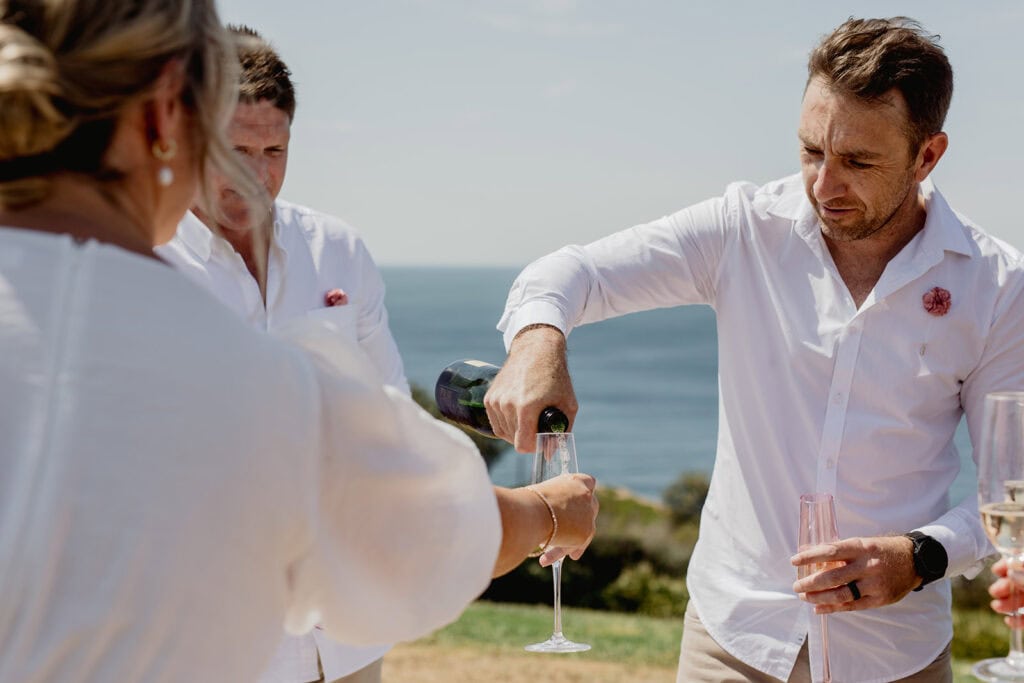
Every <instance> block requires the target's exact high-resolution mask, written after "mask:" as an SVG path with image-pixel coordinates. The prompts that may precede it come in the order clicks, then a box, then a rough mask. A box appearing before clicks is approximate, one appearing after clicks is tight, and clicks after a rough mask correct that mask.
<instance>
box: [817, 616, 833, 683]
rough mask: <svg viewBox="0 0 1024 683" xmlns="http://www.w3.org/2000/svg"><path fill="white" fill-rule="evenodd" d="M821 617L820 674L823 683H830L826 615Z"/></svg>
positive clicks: (830, 671) (830, 670) (830, 667)
mask: <svg viewBox="0 0 1024 683" xmlns="http://www.w3.org/2000/svg"><path fill="white" fill-rule="evenodd" d="M820 616H821V673H822V680H823V681H824V683H832V665H831V664H830V663H829V659H828V615H827V614H822V615H820Z"/></svg>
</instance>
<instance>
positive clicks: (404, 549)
mask: <svg viewBox="0 0 1024 683" xmlns="http://www.w3.org/2000/svg"><path fill="white" fill-rule="evenodd" d="M234 62H235V60H234V57H233V54H232V52H231V45H230V43H229V41H228V39H227V37H226V34H225V32H224V31H223V29H222V28H221V25H220V21H219V19H218V17H217V14H216V12H215V10H214V7H213V5H212V3H209V2H205V1H204V0H195V1H188V0H135V1H130V0H33V1H30V0H20V1H19V0H0V226H2V227H0V387H2V391H0V595H2V596H3V599H2V600H0V681H3V682H4V683H6V682H7V681H17V682H18V683H31V682H35V681H40V682H41V681H62V682H64V681H142V680H144V681H206V680H209V681H247V680H253V679H255V677H256V676H257V675H258V674H259V673H260V671H261V670H262V669H263V668H264V666H265V664H266V661H265V657H266V653H268V652H270V651H272V648H273V646H274V644H275V642H276V641H277V639H278V638H279V635H280V630H281V626H282V624H284V625H285V627H286V628H287V629H288V630H290V631H291V632H295V633H301V632H303V631H306V630H308V629H309V628H310V627H311V626H312V625H313V624H315V623H320V624H322V625H323V626H324V628H325V629H326V630H327V632H329V633H331V634H332V636H335V637H337V638H339V639H342V640H345V641H347V642H352V643H363V644H369V643H379V642H394V641H397V640H402V639H408V638H413V637H416V636H418V635H420V634H422V633H424V632H426V631H429V630H431V629H433V628H436V627H437V626H440V625H441V624H443V623H445V622H447V621H449V620H451V619H454V618H455V617H456V616H457V615H458V613H459V612H460V611H461V610H462V609H463V608H464V607H465V605H466V604H467V603H468V602H469V601H470V600H472V599H473V598H474V597H475V596H476V595H477V594H478V593H479V591H481V590H482V589H483V588H484V587H485V586H486V585H487V582H488V579H489V578H490V576H491V575H492V574H494V573H500V572H502V571H506V570H507V569H509V568H511V567H512V566H514V565H515V564H517V563H518V562H519V561H521V560H522V559H523V557H525V556H526V554H527V553H528V552H529V551H530V550H531V549H532V548H534V547H535V546H537V545H547V546H552V547H557V546H561V547H562V548H564V549H565V550H568V551H571V552H572V553H573V554H574V555H578V554H579V553H581V552H582V550H583V548H584V547H585V546H586V544H587V543H588V542H589V539H590V537H591V535H592V533H593V529H594V516H595V515H596V511H597V503H596V499H595V498H594V497H593V493H592V489H593V486H594V482H593V480H592V479H591V478H590V477H587V476H586V475H577V476H576V477H574V478H567V479H563V480H559V481H555V482H553V483H551V484H545V485H542V486H540V487H537V488H536V489H535V490H527V489H515V490H509V489H494V488H493V487H492V486H491V485H490V483H489V481H488V479H487V475H486V471H485V469H484V467H483V465H482V463H481V462H480V460H479V458H478V456H477V454H476V453H475V451H474V449H473V448H472V446H471V444H470V443H469V442H468V441H467V440H466V439H464V438H463V437H461V436H460V435H459V434H458V433H457V432H456V431H455V430H453V429H450V428H448V427H446V426H444V425H441V424H440V423H438V422H436V421H434V420H432V419H431V418H429V416H427V415H426V414H425V413H423V412H422V411H421V410H419V409H418V408H417V407H416V406H415V405H414V404H413V403H412V402H411V401H409V400H408V399H406V398H404V397H402V396H401V395H399V394H397V392H394V393H385V391H384V390H382V389H381V388H380V387H379V381H378V380H377V378H376V377H375V375H374V373H373V372H372V371H371V370H369V369H368V366H367V364H366V361H365V359H364V358H363V357H362V356H360V355H359V353H358V352H357V351H356V350H355V349H354V348H352V347H348V346H346V345H345V343H344V342H341V341H339V339H338V336H337V335H331V334H328V333H327V332H325V331H321V330H318V329H312V330H303V333H304V334H303V336H302V343H303V344H304V345H305V347H306V348H305V349H300V348H298V347H297V346H293V345H289V344H286V343H284V342H282V341H280V340H275V339H273V338H271V337H269V336H267V335H259V334H256V333H255V332H253V331H251V330H250V329H249V328H248V327H247V326H245V324H244V323H242V322H241V321H238V320H236V319H235V317H234V316H232V315H230V314H227V312H226V310H225V309H224V308H223V307H222V306H221V305H220V304H219V303H217V302H216V301H214V300H212V299H211V298H210V297H209V296H208V295H207V294H205V293H204V292H203V291H201V290H200V289H199V288H198V287H196V286H195V285H193V284H192V283H190V282H189V281H187V280H186V279H185V278H183V277H181V276H180V275H178V274H176V273H175V272H174V271H173V270H172V269H171V268H169V267H167V266H166V264H164V263H163V262H161V261H160V260H159V259H157V258H156V257H154V255H153V252H152V247H153V245H154V244H157V243H161V242H163V241H166V240H167V239H169V238H170V237H171V235H172V234H173V233H174V229H175V225H176V224H177V222H178V220H179V219H180V218H181V217H182V215H183V214H184V212H185V210H186V208H187V207H188V205H189V203H190V201H191V200H192V197H193V193H194V192H195V191H196V188H197V186H198V182H199V180H200V178H201V176H202V175H203V173H204V169H205V168H207V167H213V168H216V169H217V170H218V171H219V172H222V173H227V174H231V175H234V176H235V177H236V178H237V180H238V183H239V186H241V187H251V186H252V185H251V182H249V181H246V180H245V179H244V178H243V177H242V176H241V175H240V170H239V168H238V167H237V162H235V161H234V160H233V159H232V155H231V153H230V151H229V150H228V149H227V148H226V146H225V143H224V139H223V132H222V127H223V125H224V123H225V122H226V121H227V118H228V116H229V115H230V112H231V107H232V106H233V104H234V101H235V98H236V93H235V90H234V84H235V78H236V74H237V72H236V70H235V69H236V66H235V64H234ZM552 517H555V518H556V519H557V523H553V519H552ZM560 552H564V551H560Z"/></svg>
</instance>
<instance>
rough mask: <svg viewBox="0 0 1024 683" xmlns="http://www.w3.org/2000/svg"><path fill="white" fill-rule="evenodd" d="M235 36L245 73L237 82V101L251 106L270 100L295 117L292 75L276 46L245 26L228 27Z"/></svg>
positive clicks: (289, 115) (290, 118)
mask: <svg viewBox="0 0 1024 683" xmlns="http://www.w3.org/2000/svg"><path fill="white" fill-rule="evenodd" d="M228 31H230V32H231V34H232V35H233V36H234V37H235V41H236V42H237V49H238V61H239V62H241V65H242V73H241V76H240V77H239V81H238V101H239V102H248V103H250V104H252V103H256V102H259V101H261V100H267V101H268V102H270V103H271V104H273V105H274V106H275V107H277V108H278V109H280V110H281V111H283V112H284V113H285V114H288V120H289V121H291V120H292V119H294V118H295V86H293V85H292V78H291V76H292V72H291V70H290V69H289V68H288V65H287V64H285V63H284V61H283V60H282V59H281V57H280V56H279V55H278V54H277V51H275V50H274V48H273V46H271V44H270V43H269V42H267V41H266V39H265V38H264V37H263V36H261V35H260V34H259V32H257V31H256V30H255V29H252V28H249V27H248V26H242V25H229V26H228Z"/></svg>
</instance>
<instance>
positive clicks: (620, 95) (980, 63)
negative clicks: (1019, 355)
mask: <svg viewBox="0 0 1024 683" xmlns="http://www.w3.org/2000/svg"><path fill="white" fill-rule="evenodd" d="M218 6H219V8H220V12H221V15H222V18H223V19H224V20H225V21H228V22H235V23H245V24H248V25H250V26H252V27H253V28H256V29H257V30H259V31H261V32H262V33H263V34H264V36H265V37H266V38H267V39H268V40H270V42H271V43H272V44H273V45H274V46H275V47H276V48H277V50H278V52H279V53H280V54H281V56H282V58H283V59H284V61H285V62H286V63H287V64H288V65H289V67H290V68H291V70H292V74H293V79H294V81H295V84H296V89H297V93H298V102H299V104H298V110H297V112H296V118H295V121H294V123H293V125H292V142H291V149H290V158H289V166H288V174H287V177H286V180H285V184H284V188H283V190H282V193H281V197H282V198H284V199H288V200H290V201H293V202H297V203H300V204H305V205H307V206H311V207H313V208H315V209H318V210H320V211H324V212H327V213H330V214H333V215H336V216H338V217H340V218H342V219H344V220H345V221H347V222H348V223H350V224H351V225H353V226H354V227H355V228H356V229H357V230H358V231H359V232H360V234H362V236H363V238H364V239H365V241H366V243H367V245H368V246H369V248H370V251H371V252H372V253H373V255H374V258H375V259H376V261H377V263H378V264H380V265H384V266H391V265H425V266H456V265H457V266H497V265H500V266H523V265H525V264H527V263H528V262H530V261H532V260H533V259H535V258H537V257H539V256H542V255H543V254H545V253H548V252H550V251H552V250H554V249H557V248H558V247H560V246H562V245H564V244H568V243H586V242H589V241H591V240H594V239H597V238H599V237H602V236H604V235H606V234H608V233H611V232H614V231H616V230H620V229H623V228H626V227H629V226H631V225H635V224H638V223H645V222H647V221H650V220H653V219H656V218H658V217H660V216H663V215H666V214H669V213H672V212H674V211H676V210H678V209H681V208H684V207H686V206H688V205H690V204H693V203H695V202H698V201H701V200H703V199H706V198H709V197H712V196H717V195H720V194H722V192H723V190H724V189H725V187H726V185H727V184H729V183H730V182H733V181H737V180H747V181H752V182H755V183H758V184H761V183H764V182H767V181H769V180H773V179H775V178H779V177H782V176H785V175H789V174H791V173H795V172H797V171H798V170H799V166H798V163H797V138H796V126H797V120H798V116H799V109H800V99H801V96H802V91H803V85H804V82H805V80H806V59H807V54H808V52H809V51H810V49H811V48H812V47H813V46H814V44H815V43H816V42H817V41H818V39H819V38H820V37H821V36H823V35H825V34H827V33H828V32H830V31H831V30H832V29H833V28H835V27H836V26H838V25H839V24H840V23H842V22H843V21H844V20H845V19H846V18H848V17H850V16H859V17H874V16H894V15H900V14H902V15H906V16H911V17H913V18H915V19H917V20H919V21H920V22H921V23H922V24H923V25H924V27H925V28H926V29H927V30H928V31H929V32H932V33H936V34H939V35H940V36H941V40H940V42H941V44H942V46H943V47H944V48H945V50H946V53H947V55H948V56H949V58H950V62H951V63H952V65H953V70H954V76H955V90H954V94H953V103H952V106H951V108H950V113H949V116H948V117H947V119H946V126H945V130H946V132H947V133H948V134H949V138H950V146H949V150H948V151H947V152H946V155H945V156H944V157H943V159H942V160H941V161H940V163H939V166H938V167H937V168H936V170H935V171H934V172H933V174H932V178H933V179H934V180H935V182H936V184H937V186H938V187H939V189H940V190H942V192H943V193H944V195H945V196H946V198H947V199H948V200H949V201H950V203H951V204H952V206H953V207H954V208H955V209H957V210H958V211H960V212H961V213H964V214H966V215H967V216H969V217H970V218H971V219H972V220H974V221H975V222H976V223H978V224H979V225H981V226H982V228H984V229H985V230H987V231H988V232H990V233H992V234H994V235H996V236H997V237H1000V238H1002V239H1004V240H1006V241H1008V242H1010V243H1011V244H1013V245H1015V246H1017V247H1018V248H1021V249H1024V217H1022V216H1021V212H1020V211H1019V210H1018V207H1017V200H1016V199H1014V197H1018V199H1020V197H1019V196H1018V193H1020V192H1022V190H1021V188H1016V189H1015V185H1016V182H1019V179H1018V178H1017V177H1016V171H1017V163H1019V160H1021V159H1024V136H1022V134H1021V131H1022V129H1024V125H1022V124H1024V77H1022V75H1021V73H1020V72H1021V69H1022V67H1024V54H1022V51H1021V46H1020V43H1021V32H1020V30H1021V27H1022V26H1024V3H1021V2H1019V0H991V1H989V0H983V1H981V2H976V3H967V2H961V1H960V0H956V1H954V0H928V1H913V2H909V1H908V2H894V1H889V2H877V1H872V2H834V1H829V2H822V1H820V0H819V1H818V2H805V1H803V0H785V1H778V2H764V1H763V0H762V1H760V2H754V1H745V0H744V1H733V2H729V1H727V0H720V1H718V2H710V1H708V2H703V1H697V0H589V1H588V0H476V1H473V0H327V1H323V0H319V1H317V2H313V1H312V0H291V2H282V1H281V0H221V1H220V2H219V4H218Z"/></svg>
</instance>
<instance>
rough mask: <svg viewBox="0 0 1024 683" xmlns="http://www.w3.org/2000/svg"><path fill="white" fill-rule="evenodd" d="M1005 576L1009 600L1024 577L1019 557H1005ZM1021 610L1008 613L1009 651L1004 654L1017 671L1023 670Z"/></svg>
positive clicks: (1023, 645) (1023, 635)
mask: <svg viewBox="0 0 1024 683" xmlns="http://www.w3.org/2000/svg"><path fill="white" fill-rule="evenodd" d="M1006 574H1007V576H1008V577H1009V578H1010V602H1014V601H1015V598H1016V597H1017V591H1018V588H1017V582H1018V581H1020V580H1022V579H1024V572H1022V571H1021V558H1020V557H1013V556H1011V557H1009V558H1007V572H1006ZM1020 615H1021V610H1019V609H1018V610H1014V611H1013V612H1011V613H1010V620H1011V626H1010V652H1009V654H1007V655H1006V661H1007V663H1008V664H1009V665H1010V666H1011V667H1012V668H1013V669H1015V670H1017V671H1024V628H1021V627H1020V625H1019V623H1018V620H1019V619H1020Z"/></svg>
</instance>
